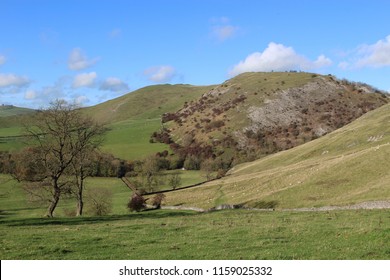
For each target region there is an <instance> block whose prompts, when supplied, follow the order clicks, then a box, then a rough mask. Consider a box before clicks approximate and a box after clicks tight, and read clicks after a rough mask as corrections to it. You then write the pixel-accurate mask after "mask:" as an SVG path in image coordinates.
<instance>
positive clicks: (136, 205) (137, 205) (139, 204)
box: [127, 193, 146, 212]
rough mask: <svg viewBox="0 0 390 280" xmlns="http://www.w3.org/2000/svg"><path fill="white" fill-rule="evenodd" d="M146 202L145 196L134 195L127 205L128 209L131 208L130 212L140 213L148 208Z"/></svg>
mask: <svg viewBox="0 0 390 280" xmlns="http://www.w3.org/2000/svg"><path fill="white" fill-rule="evenodd" d="M145 202H146V200H145V199H144V198H143V196H141V195H139V194H138V193H134V194H133V195H132V197H131V199H130V201H129V203H128V204H127V208H129V209H130V211H136V212H139V211H141V210H142V209H144V208H145V207H146V204H145Z"/></svg>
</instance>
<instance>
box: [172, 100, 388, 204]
mask: <svg viewBox="0 0 390 280" xmlns="http://www.w3.org/2000/svg"><path fill="white" fill-rule="evenodd" d="M389 158H390V104H388V105H385V106H382V107H381V108H378V109H376V110H374V111H371V112H369V113H367V114H365V115H364V116H362V117H360V118H359V119H357V120H355V121H354V122H352V123H350V124H348V125H347V126H345V127H343V128H340V129H338V130H336V131H334V132H332V133H329V134H328V135H325V136H323V137H321V138H319V139H316V140H314V141H311V142H309V143H306V144H303V145H300V146H298V147H295V148H293V149H290V150H287V151H282V152H279V153H277V154H273V155H269V156H267V157H265V158H263V159H260V160H257V161H254V162H249V163H244V164H241V165H237V166H235V167H234V168H233V169H232V170H230V172H229V173H228V176H226V177H225V178H222V179H221V180H217V181H214V182H210V183H208V184H205V185H202V186H200V187H197V188H194V189H189V190H182V191H177V192H173V193H171V194H169V195H167V203H168V204H170V205H191V206H198V207H204V208H210V207H213V206H215V204H223V203H228V204H245V205H246V206H251V207H277V208H297V207H320V206H327V205H349V204H355V203H360V202H365V201H380V200H390V188H389V186H390V170H389Z"/></svg>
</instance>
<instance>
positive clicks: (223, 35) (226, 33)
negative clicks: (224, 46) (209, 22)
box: [213, 25, 239, 42]
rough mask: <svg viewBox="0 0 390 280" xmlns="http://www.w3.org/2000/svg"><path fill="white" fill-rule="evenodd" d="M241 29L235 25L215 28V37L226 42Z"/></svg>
mask: <svg viewBox="0 0 390 280" xmlns="http://www.w3.org/2000/svg"><path fill="white" fill-rule="evenodd" d="M238 30H239V28H238V27H237V26H233V25H224V26H214V27H213V36H214V37H215V38H217V40H218V41H221V42H222V41H225V40H227V39H229V38H232V37H234V35H236V33H237V31H238Z"/></svg>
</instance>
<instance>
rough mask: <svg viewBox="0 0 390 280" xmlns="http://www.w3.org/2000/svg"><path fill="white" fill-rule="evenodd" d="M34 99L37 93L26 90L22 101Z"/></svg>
mask: <svg viewBox="0 0 390 280" xmlns="http://www.w3.org/2000/svg"><path fill="white" fill-rule="evenodd" d="M35 98H37V92H36V91H34V90H28V91H26V93H25V94H24V99H28V100H31V99H35Z"/></svg>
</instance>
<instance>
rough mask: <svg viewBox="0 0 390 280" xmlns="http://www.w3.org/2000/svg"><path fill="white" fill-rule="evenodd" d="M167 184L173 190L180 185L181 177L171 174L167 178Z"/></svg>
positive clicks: (177, 174)
mask: <svg viewBox="0 0 390 280" xmlns="http://www.w3.org/2000/svg"><path fill="white" fill-rule="evenodd" d="M168 184H169V186H171V188H172V189H173V190H175V189H176V188H177V187H179V186H180V184H181V177H180V174H179V173H173V174H171V175H170V176H169V178H168Z"/></svg>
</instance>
